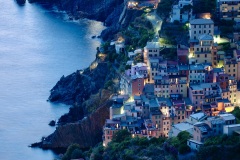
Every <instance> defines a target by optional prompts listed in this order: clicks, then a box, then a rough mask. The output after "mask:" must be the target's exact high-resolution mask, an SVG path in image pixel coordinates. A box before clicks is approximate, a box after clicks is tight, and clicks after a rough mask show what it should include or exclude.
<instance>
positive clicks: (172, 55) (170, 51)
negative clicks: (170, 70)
mask: <svg viewBox="0 0 240 160" xmlns="http://www.w3.org/2000/svg"><path fill="white" fill-rule="evenodd" d="M161 54H162V55H163V58H164V59H168V60H176V59H177V48H165V49H163V50H162V51H161Z"/></svg>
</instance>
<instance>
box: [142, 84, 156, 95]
mask: <svg viewBox="0 0 240 160" xmlns="http://www.w3.org/2000/svg"><path fill="white" fill-rule="evenodd" d="M144 93H154V84H151V83H147V84H145V86H144Z"/></svg>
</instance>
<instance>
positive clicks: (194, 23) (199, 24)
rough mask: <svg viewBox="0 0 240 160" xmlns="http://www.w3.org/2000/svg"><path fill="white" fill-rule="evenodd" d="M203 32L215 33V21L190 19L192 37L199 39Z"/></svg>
mask: <svg viewBox="0 0 240 160" xmlns="http://www.w3.org/2000/svg"><path fill="white" fill-rule="evenodd" d="M202 34H208V35H212V36H213V35H214V22H213V21H212V20H211V19H193V20H191V21H190V26H189V35H190V39H193V40H197V39H198V37H199V36H200V35H202Z"/></svg>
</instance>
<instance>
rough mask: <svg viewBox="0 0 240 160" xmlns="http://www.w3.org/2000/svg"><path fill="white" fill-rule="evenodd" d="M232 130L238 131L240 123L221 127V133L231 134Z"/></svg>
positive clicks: (239, 130)
mask: <svg viewBox="0 0 240 160" xmlns="http://www.w3.org/2000/svg"><path fill="white" fill-rule="evenodd" d="M233 132H240V124H232V125H225V126H224V127H223V134H226V135H232V134H233Z"/></svg>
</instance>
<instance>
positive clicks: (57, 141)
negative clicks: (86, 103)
mask: <svg viewBox="0 0 240 160" xmlns="http://www.w3.org/2000/svg"><path fill="white" fill-rule="evenodd" d="M111 104H112V101H110V100H108V101H106V102H105V103H104V104H103V105H102V106H101V107H100V108H98V109H97V110H96V111H95V112H94V113H92V114H91V115H90V116H88V117H87V118H84V119H83V120H81V121H79V122H76V123H69V124H67V125H62V126H59V127H57V128H56V131H55V132H54V133H53V134H51V135H50V136H48V137H46V138H44V139H43V141H42V142H40V143H36V144H33V146H38V147H40V148H43V149H58V148H67V147H68V146H69V145H71V144H73V143H78V144H79V145H80V146H81V148H89V147H92V146H94V145H96V144H97V143H99V142H101V141H102V127H103V125H104V123H105V120H106V119H107V118H109V107H110V106H111Z"/></svg>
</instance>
